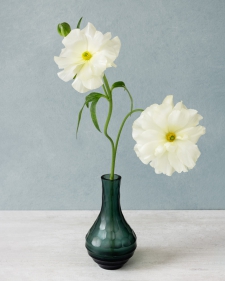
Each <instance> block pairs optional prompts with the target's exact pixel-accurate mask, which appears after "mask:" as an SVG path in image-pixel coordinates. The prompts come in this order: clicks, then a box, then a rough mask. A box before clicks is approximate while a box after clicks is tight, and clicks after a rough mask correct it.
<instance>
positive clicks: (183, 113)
mask: <svg viewBox="0 0 225 281" xmlns="http://www.w3.org/2000/svg"><path fill="white" fill-rule="evenodd" d="M188 120H189V112H188V110H186V109H181V110H173V111H172V112H171V113H170V115H169V116H168V130H169V132H176V131H178V130H180V129H182V128H184V127H185V126H186V125H187V123H188Z"/></svg>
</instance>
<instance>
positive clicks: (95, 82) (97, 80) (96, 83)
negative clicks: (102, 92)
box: [82, 76, 103, 90]
mask: <svg viewBox="0 0 225 281" xmlns="http://www.w3.org/2000/svg"><path fill="white" fill-rule="evenodd" d="M82 82H83V85H84V87H86V88H88V89H90V90H94V89H97V88H99V87H100V86H101V85H102V84H103V80H102V77H101V76H92V77H91V78H90V79H88V80H83V81H82Z"/></svg>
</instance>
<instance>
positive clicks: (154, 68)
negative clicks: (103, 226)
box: [0, 0, 225, 210]
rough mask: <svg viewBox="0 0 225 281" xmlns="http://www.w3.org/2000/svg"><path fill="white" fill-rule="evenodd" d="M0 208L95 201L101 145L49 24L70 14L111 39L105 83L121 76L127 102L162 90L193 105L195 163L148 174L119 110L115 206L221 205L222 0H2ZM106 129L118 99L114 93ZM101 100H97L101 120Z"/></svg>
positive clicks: (104, 164) (141, 103) (106, 157)
mask: <svg viewBox="0 0 225 281" xmlns="http://www.w3.org/2000/svg"><path fill="white" fill-rule="evenodd" d="M0 16H1V28H0V38H1V39H0V46H1V52H0V61H1V68H0V77H1V100H0V123H1V124H0V129H1V134H0V138H1V140H0V171H1V172H0V209H3V210H4V209H26V210H27V209H28V210H29V209H31V210H33V209H98V208H99V207H100V202H101V183H100V176H101V175H102V174H104V173H108V172H109V169H110V145H109V143H108V140H107V139H106V138H105V137H104V135H103V134H100V133H98V132H97V130H96V129H95V128H94V126H93V124H92V122H91V120H90V116H89V112H88V111H87V110H86V111H85V112H84V114H83V119H82V122H81V127H80V134H79V137H78V139H77V140H76V136H75V128H76V122H77V115H78V111H79V109H80V108H81V106H82V103H83V101H84V95H82V94H79V93H77V92H75V90H74V89H73V88H72V86H71V83H70V82H69V83H64V82H63V81H61V80H60V79H59V78H58V77H57V74H56V73H57V72H58V68H57V65H56V64H55V63H54V61H53V56H54V55H59V53H60V50H61V48H62V44H61V39H62V38H61V37H60V36H58V34H57V32H56V26H57V24H58V23H59V22H63V21H67V22H69V23H70V24H71V26H72V27H73V28H75V26H76V24H77V21H78V20H79V18H80V17H81V16H83V17H84V19H83V23H82V28H83V27H84V26H85V25H86V24H87V22H88V21H90V22H92V23H93V24H94V25H95V26H96V28H97V29H98V30H100V31H102V32H104V33H105V32H107V31H111V32H112V35H113V36H116V35H118V36H119V37H120V39H121V41H122V48H121V52H120V55H119V57H118V59H117V60H116V64H117V66H118V67H117V68H116V69H108V70H107V72H106V74H107V76H108V79H109V81H110V82H111V83H112V82H115V81H117V80H123V81H125V82H126V84H127V87H128V88H129V89H130V91H131V92H132V94H133V97H134V101H135V107H136V108H145V107H147V106H149V105H150V104H152V103H161V102H162V100H163V98H164V97H165V96H166V95H168V94H173V95H174V99H175V102H178V101H180V100H183V101H184V103H185V105H187V107H189V108H195V109H197V110H198V111H199V113H200V114H201V115H203V117H204V119H203V120H202V122H201V124H202V125H204V126H205V127H206V128H207V134H206V135H205V136H203V137H202V138H201V139H200V141H199V143H198V145H199V148H200V150H201V152H202V155H201V157H200V158H199V160H198V163H197V165H196V167H195V168H194V169H193V170H191V171H190V172H188V173H183V174H174V175H173V176H172V177H167V176H165V175H156V174H155V173H154V170H153V169H152V168H151V167H150V166H148V165H144V164H142V163H141V162H140V160H139V159H138V158H137V157H136V155H135V153H134V152H133V146H134V141H133V139H132V137H131V125H132V123H133V121H134V120H135V119H136V118H137V116H138V114H136V116H133V117H132V118H130V119H129V120H128V122H127V124H126V126H125V129H124V131H123V133H122V137H121V143H120V146H119V151H118V152H119V156H118V159H117V166H116V172H117V173H119V174H121V175H122V177H123V178H122V187H121V194H122V198H121V199H122V207H123V208H124V209H224V208H225V199H224V198H225V173H224V164H225V163H224V159H225V150H224V140H225V130H224V124H225V117H224V105H225V1H224V0H221V1H219V0H213V1H212V0H210V1H208V0H201V1H199V0H196V1H187V0H186V1H182V0H179V1H178V0H177V1H175V0H169V1H168V0H164V1H159V0H155V1H149V0H145V1H131V0H130V1H128V0H124V1H119V0H114V1H112V0H110V1H108V0H104V1H103V0H101V1H100V0H97V1H93V0H83V1H73V0H69V1H59V0H55V1H46V0H39V1H34V0H21V1H16V0H14V1H12V0H1V10H0ZM114 96H115V112H116V114H114V116H113V120H112V123H111V126H110V130H109V132H110V133H111V134H112V135H113V133H115V131H116V130H117V129H118V126H119V124H120V122H121V120H122V118H123V116H124V115H125V114H126V113H127V112H128V109H129V99H128V98H127V96H126V95H125V94H124V92H123V91H119V90H118V91H117V93H115V95H114ZM104 107H105V103H104V102H103V101H101V102H100V103H99V105H98V117H99V120H102V121H100V125H101V127H102V126H103V120H105V116H106V108H104Z"/></svg>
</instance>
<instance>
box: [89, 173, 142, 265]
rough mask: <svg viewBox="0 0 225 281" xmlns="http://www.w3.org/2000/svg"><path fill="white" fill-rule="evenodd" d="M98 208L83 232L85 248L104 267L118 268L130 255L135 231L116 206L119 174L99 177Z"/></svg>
mask: <svg viewBox="0 0 225 281" xmlns="http://www.w3.org/2000/svg"><path fill="white" fill-rule="evenodd" d="M101 180H102V207H101V211H100V213H99V215H98V217H97V219H96V221H95V222H94V224H93V225H92V227H91V228H90V230H89V231H88V233H87V235H86V244H85V246H86V248H87V251H88V254H89V255H90V256H91V257H92V258H93V260H94V261H95V262H96V263H97V264H98V265H99V266H100V267H102V268H104V269H118V268H120V267H122V266H123V265H124V264H125V263H126V262H127V261H128V260H129V259H130V258H131V257H132V255H133V253H134V251H135V249H136V246H137V244H136V235H135V233H134V231H133V230H132V229H131V227H130V226H129V224H128V223H127V222H126V220H125V218H124V216H123V213H122V211H121V207H120V182H121V176H119V175H114V180H110V175H109V174H106V175H103V176H102V177H101Z"/></svg>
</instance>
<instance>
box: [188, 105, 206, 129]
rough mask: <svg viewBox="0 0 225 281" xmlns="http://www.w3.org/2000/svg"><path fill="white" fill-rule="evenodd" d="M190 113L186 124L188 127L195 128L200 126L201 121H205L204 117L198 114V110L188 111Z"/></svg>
mask: <svg viewBox="0 0 225 281" xmlns="http://www.w3.org/2000/svg"><path fill="white" fill-rule="evenodd" d="M188 112H189V120H188V123H187V124H186V127H194V126H197V125H198V124H199V121H200V120H202V119H203V117H202V116H201V115H200V114H198V111H197V110H194V109H188Z"/></svg>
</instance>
